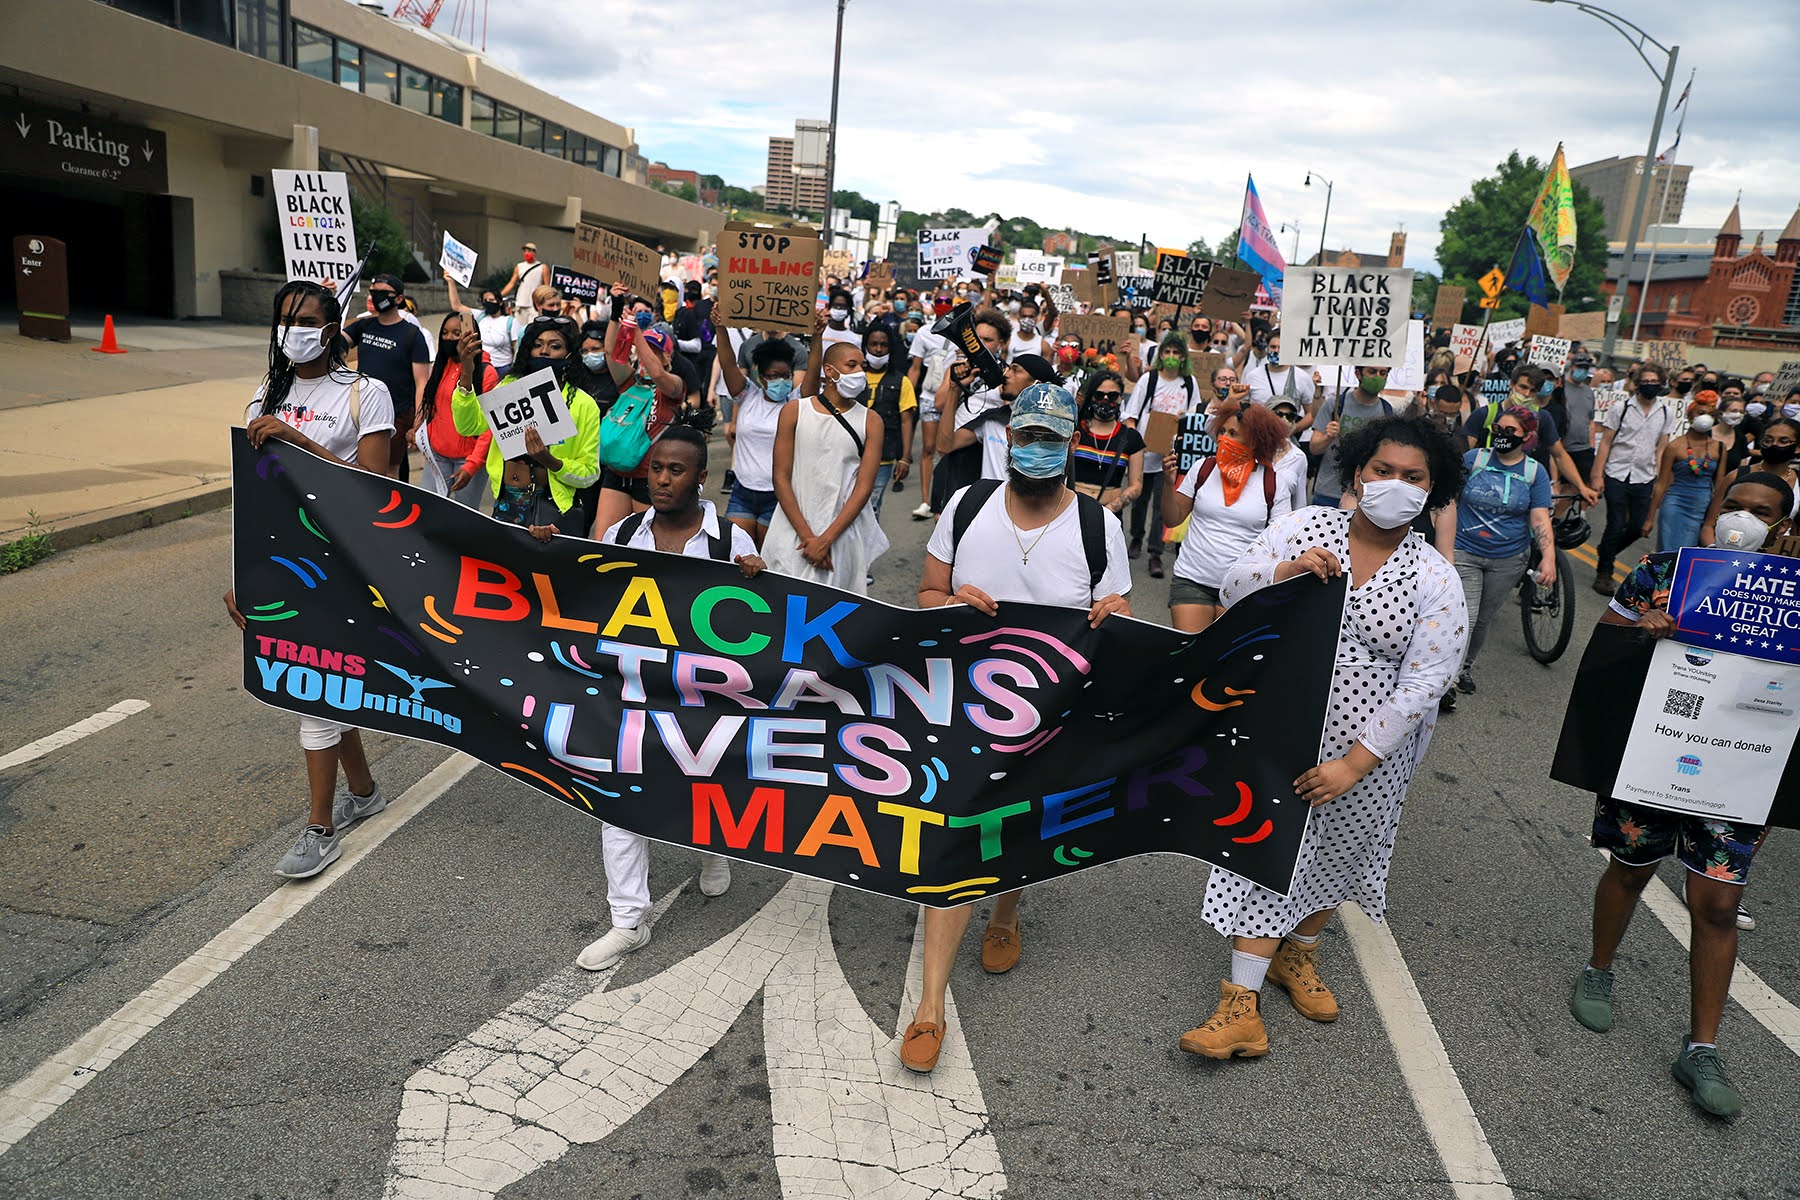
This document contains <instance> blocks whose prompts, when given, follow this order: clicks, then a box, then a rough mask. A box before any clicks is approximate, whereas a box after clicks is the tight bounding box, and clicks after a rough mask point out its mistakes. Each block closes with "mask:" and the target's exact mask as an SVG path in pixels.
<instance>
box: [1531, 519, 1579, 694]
mask: <svg viewBox="0 0 1800 1200" xmlns="http://www.w3.org/2000/svg"><path fill="white" fill-rule="evenodd" d="M1519 587H1520V590H1521V592H1522V593H1523V600H1524V603H1523V604H1521V605H1520V609H1519V615H1520V618H1521V620H1522V621H1523V622H1524V625H1525V648H1526V649H1527V650H1529V651H1531V657H1533V658H1535V659H1537V660H1538V661H1539V662H1541V663H1543V664H1544V665H1545V666H1549V665H1550V664H1551V663H1553V662H1555V661H1556V660H1557V659H1559V658H1561V657H1562V655H1563V651H1564V650H1567V649H1568V648H1569V639H1570V638H1571V637H1573V636H1574V635H1575V573H1574V572H1573V571H1571V570H1570V569H1569V556H1568V555H1567V554H1565V553H1563V550H1562V548H1561V547H1560V546H1559V547H1557V551H1556V586H1555V587H1548V588H1547V587H1543V586H1541V585H1539V584H1535V583H1533V582H1532V581H1531V577H1530V576H1529V575H1527V576H1526V577H1525V578H1524V580H1522V581H1521V582H1520V584H1519Z"/></svg>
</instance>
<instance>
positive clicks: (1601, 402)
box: [1594, 383, 1631, 421]
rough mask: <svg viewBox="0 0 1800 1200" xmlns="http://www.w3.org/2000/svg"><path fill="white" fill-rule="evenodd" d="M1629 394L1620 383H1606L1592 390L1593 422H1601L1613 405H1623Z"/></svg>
mask: <svg viewBox="0 0 1800 1200" xmlns="http://www.w3.org/2000/svg"><path fill="white" fill-rule="evenodd" d="M1630 394H1631V393H1630V391H1628V390H1627V389H1626V387H1625V385H1624V384H1622V383H1608V384H1604V385H1602V386H1600V387H1597V388H1595V389H1594V420H1596V421H1603V420H1605V419H1606V414H1607V413H1608V412H1610V411H1612V407H1613V405H1615V404H1623V403H1624V402H1625V398H1626V397H1627V396H1629V395H1630Z"/></svg>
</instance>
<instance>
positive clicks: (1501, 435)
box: [1494, 429, 1525, 454]
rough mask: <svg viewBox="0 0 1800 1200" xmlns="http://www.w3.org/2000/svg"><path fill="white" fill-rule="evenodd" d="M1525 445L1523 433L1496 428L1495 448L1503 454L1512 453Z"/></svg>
mask: <svg viewBox="0 0 1800 1200" xmlns="http://www.w3.org/2000/svg"><path fill="white" fill-rule="evenodd" d="M1524 445H1525V438H1524V436H1523V435H1522V434H1517V433H1513V432H1512V431H1511V430H1507V429H1496V430H1494V449H1495V450H1497V451H1499V452H1500V453H1501V454H1511V453H1512V452H1513V451H1514V450H1517V449H1519V448H1520V447H1522V446H1524Z"/></svg>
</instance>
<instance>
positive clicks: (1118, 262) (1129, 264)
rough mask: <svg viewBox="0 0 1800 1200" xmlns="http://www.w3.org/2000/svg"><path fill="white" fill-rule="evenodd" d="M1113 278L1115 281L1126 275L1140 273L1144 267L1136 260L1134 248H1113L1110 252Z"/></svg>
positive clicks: (1136, 254)
mask: <svg viewBox="0 0 1800 1200" xmlns="http://www.w3.org/2000/svg"><path fill="white" fill-rule="evenodd" d="M1112 273H1113V280H1114V282H1117V281H1118V280H1120V279H1123V278H1124V277H1125V276H1127V275H1142V274H1143V273H1144V268H1143V265H1142V264H1141V263H1139V262H1138V253H1137V251H1136V250H1114V251H1113V254H1112Z"/></svg>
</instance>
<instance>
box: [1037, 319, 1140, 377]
mask: <svg viewBox="0 0 1800 1200" xmlns="http://www.w3.org/2000/svg"><path fill="white" fill-rule="evenodd" d="M1056 331H1057V332H1058V333H1060V334H1061V335H1062V336H1063V337H1078V338H1080V339H1081V348H1082V349H1083V350H1092V351H1094V352H1095V353H1096V354H1116V355H1118V356H1119V362H1120V365H1123V364H1124V361H1125V359H1126V358H1127V357H1129V356H1130V354H1131V352H1132V350H1133V349H1135V343H1134V342H1133V341H1132V337H1131V318H1130V317H1108V316H1103V315H1101V314H1100V313H1084V314H1077V313H1064V314H1063V315H1062V316H1061V317H1059V318H1057V322H1056Z"/></svg>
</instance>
